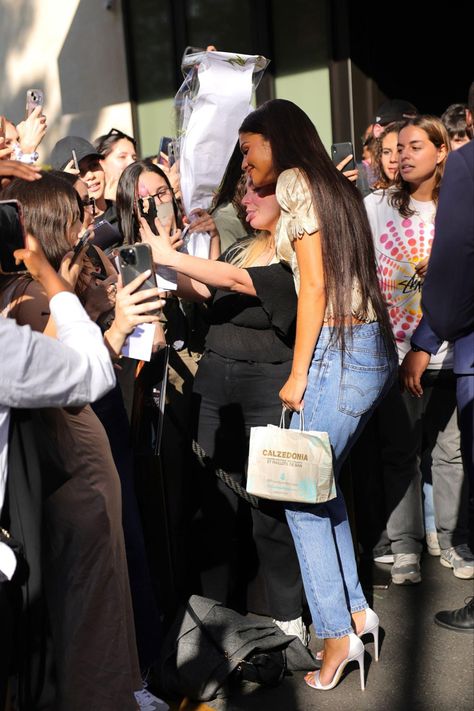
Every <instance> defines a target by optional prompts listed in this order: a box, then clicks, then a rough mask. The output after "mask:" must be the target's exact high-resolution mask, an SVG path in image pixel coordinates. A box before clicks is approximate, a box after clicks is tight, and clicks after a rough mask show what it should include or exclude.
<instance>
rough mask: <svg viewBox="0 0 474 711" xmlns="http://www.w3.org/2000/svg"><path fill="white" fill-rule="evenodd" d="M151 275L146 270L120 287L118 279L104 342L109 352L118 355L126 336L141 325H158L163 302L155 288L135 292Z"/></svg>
mask: <svg viewBox="0 0 474 711" xmlns="http://www.w3.org/2000/svg"><path fill="white" fill-rule="evenodd" d="M150 275H151V271H150V270H149V269H147V270H146V271H145V272H143V274H139V275H138V276H137V277H136V278H135V279H134V280H133V281H131V282H130V284H127V286H124V287H122V285H121V279H120V277H119V281H118V290H117V299H116V302H115V318H114V320H113V322H112V325H111V327H110V328H109V330H108V331H106V333H105V340H106V343H107V345H108V346H109V348H110V350H111V351H112V352H113V353H114V354H115V355H119V354H120V351H121V350H122V346H123V344H124V343H125V340H126V338H127V336H128V335H129V334H130V333H132V331H133V330H134V329H135V328H136V326H139V325H140V324H142V323H158V322H159V316H160V311H161V309H162V308H163V306H164V303H165V302H164V301H163V300H162V299H159V298H158V295H159V290H158V289H157V288H153V289H145V290H143V291H137V289H139V288H140V286H141V285H142V284H143V283H144V282H145V281H146V280H147V279H148V277H149V276H150Z"/></svg>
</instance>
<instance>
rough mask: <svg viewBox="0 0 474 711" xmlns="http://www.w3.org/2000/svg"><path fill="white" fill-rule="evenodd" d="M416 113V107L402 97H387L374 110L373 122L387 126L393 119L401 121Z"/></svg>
mask: <svg viewBox="0 0 474 711" xmlns="http://www.w3.org/2000/svg"><path fill="white" fill-rule="evenodd" d="M417 114H418V109H417V108H416V106H413V104H410V102H409V101H404V100H403V99H388V101H384V102H383V104H381V105H380V106H379V107H378V109H377V111H376V112H375V118H374V121H373V122H374V123H378V124H380V125H381V126H387V125H388V124H389V123H394V121H403V120H404V119H409V118H413V117H414V116H416V115H417Z"/></svg>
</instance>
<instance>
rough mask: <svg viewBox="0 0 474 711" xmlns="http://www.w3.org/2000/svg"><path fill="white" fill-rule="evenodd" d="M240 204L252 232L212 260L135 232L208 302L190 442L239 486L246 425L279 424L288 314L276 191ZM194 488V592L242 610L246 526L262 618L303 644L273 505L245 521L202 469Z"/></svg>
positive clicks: (286, 539)
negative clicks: (258, 576)
mask: <svg viewBox="0 0 474 711" xmlns="http://www.w3.org/2000/svg"><path fill="white" fill-rule="evenodd" d="M242 204H243V206H244V207H245V209H246V212H247V221H248V223H249V224H250V225H251V227H252V228H253V229H254V230H256V234H255V235H254V236H253V237H251V238H248V239H245V240H241V241H240V242H239V243H237V244H235V245H234V246H231V247H229V248H228V249H227V250H226V251H225V253H224V254H223V255H222V256H221V257H220V259H219V260H217V261H215V262H213V261H210V260H208V259H200V258H198V257H193V256H190V255H188V254H184V253H182V252H177V251H175V250H174V249H173V248H172V245H171V243H170V240H169V237H168V231H167V230H166V229H165V226H164V225H161V224H160V223H159V222H158V221H157V227H158V229H159V236H155V235H153V234H152V232H151V230H150V229H149V226H148V224H147V223H146V222H145V221H144V220H142V227H141V231H140V232H141V235H142V239H143V240H146V241H147V242H148V243H149V244H150V245H151V246H152V249H153V255H154V259H155V261H156V263H157V264H164V265H166V266H172V267H173V268H175V269H176V270H177V271H178V292H179V293H180V294H181V295H182V296H184V298H187V299H190V300H195V301H196V300H197V301H207V303H208V306H209V322H210V328H209V332H208V334H207V338H206V346H205V351H204V355H203V357H202V359H201V360H200V362H199V367H198V371H197V375H196V378H195V382H194V388H193V390H194V403H193V404H194V415H195V420H196V431H195V439H196V441H197V442H198V443H199V444H200V445H201V446H202V447H203V449H204V450H205V452H206V454H207V455H208V456H209V457H211V458H212V460H213V463H214V464H215V465H216V466H220V467H222V468H223V469H224V470H225V471H226V472H228V473H229V474H230V475H231V476H232V477H233V478H234V479H235V480H236V481H238V482H239V483H243V482H244V480H245V469H246V460H247V455H248V439H249V433H250V428H251V427H253V426H258V425H266V424H268V423H272V424H275V425H277V424H278V423H279V420H280V416H281V403H280V401H279V398H278V390H279V389H280V387H281V385H282V384H283V383H284V382H285V380H286V378H287V377H288V374H289V371H290V365H291V356H292V346H293V340H294V324H295V315H296V293H295V289H294V285H293V279H292V275H291V271H290V270H289V269H288V268H287V267H286V266H284V265H283V264H281V263H280V262H279V261H278V259H276V257H275V239H274V234H275V227H276V224H277V222H278V219H279V215H280V209H279V206H278V203H277V201H276V199H275V194H274V190H273V189H270V190H264V191H262V193H261V194H260V192H259V191H256V190H255V189H254V188H253V186H252V185H251V183H250V182H249V184H248V185H247V190H246V193H245V195H244V197H243V200H242ZM194 489H195V490H196V500H197V501H198V502H199V505H200V506H199V507H197V506H196V508H200V511H199V513H198V515H197V516H196V521H195V525H194V526H193V529H192V530H193V532H194V533H193V536H192V541H191V542H190V546H191V555H190V560H191V561H192V562H193V563H194V564H195V563H196V561H198V562H199V568H200V569H199V574H200V584H201V593H202V594H203V595H205V596H207V597H210V598H212V599H215V600H219V601H221V602H223V603H224V604H227V605H229V606H231V607H237V608H244V609H248V608H247V607H246V604H247V600H246V592H247V590H246V586H247V583H248V579H249V577H250V576H251V575H252V574H253V575H254V576H255V570H252V568H255V566H252V559H254V557H255V552H254V545H253V544H252V545H250V544H249V542H248V540H247V539H248V535H249V530H251V531H252V533H253V539H254V541H255V547H256V550H257V554H258V562H259V564H260V566H261V570H262V572H263V580H264V583H265V591H266V596H267V609H268V612H269V613H270V614H271V616H272V617H273V618H274V620H275V621H276V624H278V625H279V626H280V627H281V629H283V631H285V632H286V633H287V634H295V635H297V636H298V637H300V639H301V640H302V642H303V643H307V641H308V634H307V630H306V627H305V625H304V623H303V619H302V585H301V576H300V572H299V568H298V561H297V558H296V554H295V549H294V545H293V542H292V540H291V535H290V532H289V530H288V526H287V524H286V521H285V518H284V513H283V509H282V507H281V504H278V503H276V502H260V503H261V505H260V507H259V508H258V509H252V513H251V516H252V521H251V522H250V521H249V507H248V505H247V504H243V503H242V502H241V501H240V500H239V499H238V498H237V497H236V495H235V494H234V493H233V492H232V491H231V490H230V489H229V488H228V487H227V486H226V485H225V484H223V483H222V482H221V481H220V480H219V479H217V478H216V477H215V475H214V473H213V472H202V474H201V476H200V477H199V481H198V485H196V483H195V482H194ZM210 552H211V555H210V556H209V553H210ZM249 552H250V553H249ZM203 553H204V555H203ZM239 564H240V566H239ZM244 571H245V573H244ZM249 571H250V576H249Z"/></svg>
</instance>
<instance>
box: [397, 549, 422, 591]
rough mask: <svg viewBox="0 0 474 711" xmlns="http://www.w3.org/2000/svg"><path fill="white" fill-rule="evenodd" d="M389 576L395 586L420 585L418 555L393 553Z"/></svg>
mask: <svg viewBox="0 0 474 711" xmlns="http://www.w3.org/2000/svg"><path fill="white" fill-rule="evenodd" d="M391 574H392V581H393V582H394V583H395V585H413V584H414V583H421V573H420V555H419V554H418V553H395V562H394V564H393V566H392V570H391Z"/></svg>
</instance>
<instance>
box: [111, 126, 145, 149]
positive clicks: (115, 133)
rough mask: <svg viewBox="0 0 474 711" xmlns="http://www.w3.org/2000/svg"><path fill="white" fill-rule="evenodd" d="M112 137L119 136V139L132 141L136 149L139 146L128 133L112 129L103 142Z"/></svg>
mask: <svg viewBox="0 0 474 711" xmlns="http://www.w3.org/2000/svg"><path fill="white" fill-rule="evenodd" d="M111 136H117V138H126V139H127V141H131V143H133V145H134V146H135V147H136V145H137V142H136V140H135V139H134V138H133V137H132V136H129V135H128V133H124V132H123V131H120V130H119V129H118V128H111V129H110V131H109V132H108V133H106V134H105V136H104V139H103V140H104V141H105V139H106V138H110V137H111Z"/></svg>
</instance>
